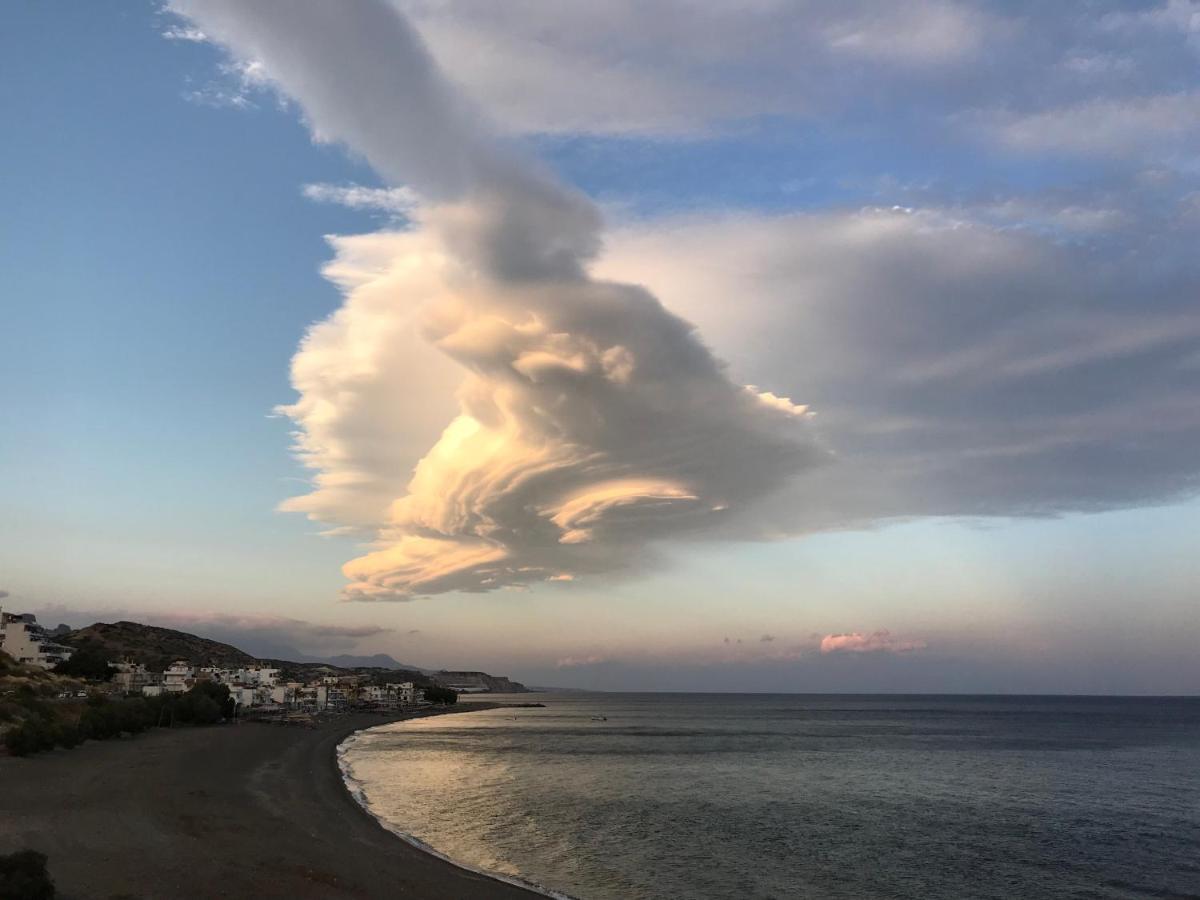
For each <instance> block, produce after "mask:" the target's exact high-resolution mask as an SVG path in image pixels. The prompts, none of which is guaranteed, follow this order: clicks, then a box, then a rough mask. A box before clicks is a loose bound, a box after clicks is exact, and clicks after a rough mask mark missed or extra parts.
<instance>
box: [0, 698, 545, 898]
mask: <svg viewBox="0 0 1200 900" xmlns="http://www.w3.org/2000/svg"><path fill="white" fill-rule="evenodd" d="M476 708H478V707H476ZM469 711H470V706H468V709H467V710H464V712H469ZM386 721H388V720H387V719H385V718H382V717H380V716H370V715H354V716H346V717H342V718H339V719H335V720H333V721H331V722H329V723H326V724H324V725H322V726H320V727H319V728H317V729H307V728H300V727H295V726H280V725H261V724H253V723H246V724H240V725H222V726H213V727H209V728H179V729H174V730H168V729H155V730H152V731H150V732H147V733H146V734H142V735H139V736H138V737H135V738H130V739H126V740H113V741H104V742H96V741H89V742H88V743H87V744H85V745H83V746H82V747H78V748H76V749H75V750H56V751H53V752H51V753H46V754H41V755H39V756H33V757H29V758H26V759H15V758H0V852H3V853H8V852H12V851H14V850H20V849H26V848H29V849H34V850H40V851H41V852H42V853H45V854H46V855H47V856H48V857H49V870H50V874H51V876H52V877H53V879H54V881H55V884H56V885H57V887H58V890H59V896H60V897H63V898H66V900H84V898H88V900H90V898H115V897H121V898H135V897H136V898H191V897H196V898H200V897H289V898H306V897H414V898H415V897H420V898H446V900H470V898H477V897H478V898H485V900H491V898H503V900H509V898H511V900H516V898H522V900H528V898H530V897H534V896H538V895H536V894H533V893H532V892H529V891H525V890H522V889H520V888H517V887H513V886H510V885H508V884H505V883H503V882H500V881H496V880H494V879H490V878H487V877H485V876H482V875H476V874H473V873H471V872H467V871H464V870H463V869H459V868H457V867H455V866H452V865H450V864H449V863H447V862H445V861H443V860H441V859H438V858H437V857H434V856H431V855H429V854H427V853H423V852H421V851H420V850H417V849H416V848H415V847H412V846H411V845H409V844H407V843H405V842H404V841H402V840H400V839H399V838H398V837H396V836H395V835H393V834H391V833H389V832H388V831H385V830H384V829H383V827H382V826H380V825H379V824H378V823H377V822H376V821H375V820H374V819H373V818H371V817H370V816H369V815H368V814H367V813H366V812H365V811H364V810H363V809H362V808H361V807H360V806H359V805H358V803H357V802H355V800H354V799H353V798H352V797H351V796H350V793H349V792H348V791H347V790H346V787H345V784H344V783H343V782H342V779H341V774H340V772H339V771H338V768H337V763H336V758H335V750H336V748H337V745H338V744H339V743H340V742H341V741H342V740H343V739H344V738H345V737H346V736H347V735H348V734H350V733H351V732H353V731H356V730H358V729H361V728H367V727H370V726H372V725H379V724H382V723H383V722H386Z"/></svg>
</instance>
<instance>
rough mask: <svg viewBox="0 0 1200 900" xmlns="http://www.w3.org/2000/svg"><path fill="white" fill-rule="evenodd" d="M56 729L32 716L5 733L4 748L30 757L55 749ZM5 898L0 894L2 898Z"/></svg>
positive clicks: (16, 754)
mask: <svg viewBox="0 0 1200 900" xmlns="http://www.w3.org/2000/svg"><path fill="white" fill-rule="evenodd" d="M54 738H55V733H54V728H53V726H51V725H50V724H49V723H48V722H46V721H45V720H44V719H42V718H39V717H38V716H31V717H29V718H28V719H26V720H25V721H24V722H22V723H21V724H20V725H16V726H13V727H12V728H10V729H8V731H6V732H4V746H5V747H6V748H7V749H8V752H9V753H11V754H12V755H13V756H28V755H29V754H31V753H40V752H41V751H43V750H53V749H54ZM2 896H5V895H4V894H0V897H2Z"/></svg>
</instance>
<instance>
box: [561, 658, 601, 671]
mask: <svg viewBox="0 0 1200 900" xmlns="http://www.w3.org/2000/svg"><path fill="white" fill-rule="evenodd" d="M603 662H608V658H607V657H604V656H564V657H563V658H562V659H560V660H558V662H556V663H555V664H554V665H555V667H556V668H559V669H575V668H578V667H580V666H596V665H599V664H600V663H603Z"/></svg>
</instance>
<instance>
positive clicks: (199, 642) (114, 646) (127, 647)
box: [58, 622, 255, 669]
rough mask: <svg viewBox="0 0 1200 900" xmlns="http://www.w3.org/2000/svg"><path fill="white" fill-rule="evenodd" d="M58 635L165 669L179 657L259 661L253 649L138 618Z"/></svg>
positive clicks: (207, 662)
mask: <svg viewBox="0 0 1200 900" xmlns="http://www.w3.org/2000/svg"><path fill="white" fill-rule="evenodd" d="M58 639H59V640H61V641H62V642H63V643H64V644H67V645H68V646H71V647H74V648H76V649H81V648H83V647H89V648H92V649H94V650H96V651H98V652H99V653H101V654H103V655H104V656H105V657H107V658H108V659H112V660H117V659H128V660H132V661H133V662H140V663H144V664H145V665H146V666H147V667H148V668H151V669H162V668H164V667H166V666H169V665H170V664H171V663H172V662H174V661H175V660H177V659H185V660H187V661H188V662H189V663H191V664H192V665H194V666H223V667H235V666H248V665H253V664H254V662H255V659H254V657H253V656H251V655H250V654H249V653H245V652H243V651H242V650H239V649H238V648H237V647H233V646H231V645H229V644H222V643H221V642H220V641H210V640H208V638H202V637H196V635H194V634H188V633H187V632H184V631H175V630H174V629H173V628H159V627H157V626H155V625H142V624H139V623H138V622H114V623H111V624H110V623H108V622H97V623H96V624H94V625H89V626H88V627H87V628H80V629H77V630H76V631H72V632H69V633H67V634H65V635H62V636H61V637H59V638H58Z"/></svg>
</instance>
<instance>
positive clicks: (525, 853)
mask: <svg viewBox="0 0 1200 900" xmlns="http://www.w3.org/2000/svg"><path fill="white" fill-rule="evenodd" d="M489 699H496V698H489ZM512 699H514V700H524V701H528V700H534V699H537V700H541V701H543V702H545V703H546V704H547V708H545V709H519V710H489V711H480V712H475V713H471V714H469V715H456V716H448V717H443V718H434V719H426V720H418V721H414V722H408V723H404V724H399V725H393V726H387V727H385V728H384V729H381V730H378V731H374V732H371V733H368V734H363V735H360V736H358V737H356V738H354V739H353V740H352V743H351V744H350V745H349V746H348V748H347V752H346V754H345V763H346V764H347V765H348V766H349V767H350V773H351V774H352V776H353V777H354V778H355V779H356V780H357V781H358V782H360V783H361V785H362V788H363V791H364V793H365V795H366V798H367V800H368V802H369V805H370V808H371V810H372V811H373V812H374V813H375V814H376V815H378V816H379V817H381V818H383V819H384V820H386V821H388V822H390V823H392V824H393V825H394V826H395V827H396V828H397V829H399V830H401V831H404V832H407V833H409V834H412V835H414V836H416V837H417V838H419V839H420V840H422V841H424V842H425V843H427V844H429V845H430V846H432V847H434V848H436V849H437V850H439V851H441V852H442V853H444V854H446V855H447V856H450V857H451V858H453V859H456V860H459V861H461V862H463V863H466V864H468V865H470V866H472V867H475V868H480V869H485V870H490V871H494V872H500V873H505V874H508V875H513V876H519V877H522V878H524V879H527V880H529V881H532V882H535V883H537V884H541V885H545V886H547V887H550V888H553V889H555V890H558V891H562V892H565V893H567V894H569V895H571V896H574V897H579V898H585V900H628V898H651V897H654V898H657V897H670V898H698V900H700V898H722V900H724V898H769V897H781V898H782V897H789V898H791V897H811V898H821V900H824V898H854V900H870V898H921V900H926V898H947V900H949V898H954V900H959V898H1004V900H1010V898H1043V897H1044V898H1059V897H1063V898H1066V897H1070V898H1138V897H1155V898H1179V897H1200V700H1195V699H1128V698H1121V699H1113V698H1024V697H1022V698H1015V697H1010V698H1004V697H878V696H876V697H848V696H846V697H836V696H802V695H780V696H765V695H743V696H739V695H729V694H720V695H714V694H708V695H698V694H682V695H681V694H674V695H671V694H585V695H521V696H520V697H519V698H518V697H514V698H512ZM592 716H607V721H594V720H593V719H592Z"/></svg>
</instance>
